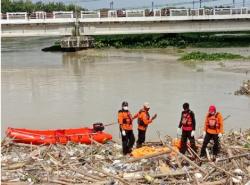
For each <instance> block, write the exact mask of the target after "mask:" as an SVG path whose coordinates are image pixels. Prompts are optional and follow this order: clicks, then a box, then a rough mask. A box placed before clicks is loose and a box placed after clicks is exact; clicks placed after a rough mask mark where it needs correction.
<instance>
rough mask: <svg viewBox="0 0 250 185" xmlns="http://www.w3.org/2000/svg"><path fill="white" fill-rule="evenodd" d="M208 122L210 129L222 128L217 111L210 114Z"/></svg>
mask: <svg viewBox="0 0 250 185" xmlns="http://www.w3.org/2000/svg"><path fill="white" fill-rule="evenodd" d="M207 122H208V128H209V129H213V130H217V129H220V125H219V123H218V113H216V114H215V115H209V116H208V118H207Z"/></svg>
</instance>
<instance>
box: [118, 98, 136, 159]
mask: <svg viewBox="0 0 250 185" xmlns="http://www.w3.org/2000/svg"><path fill="white" fill-rule="evenodd" d="M132 122H133V119H132V115H131V113H130V112H129V110H128V102H126V101H124V102H122V109H121V110H119V111H118V123H119V125H120V131H121V135H122V152H123V154H124V155H126V154H128V153H131V151H132V148H133V145H134V143H135V136H134V133H133V124H132Z"/></svg>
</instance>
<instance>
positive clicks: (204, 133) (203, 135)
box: [202, 131, 206, 139]
mask: <svg viewBox="0 0 250 185" xmlns="http://www.w3.org/2000/svg"><path fill="white" fill-rule="evenodd" d="M205 136H206V132H205V131H203V134H202V137H203V139H204V138H205Z"/></svg>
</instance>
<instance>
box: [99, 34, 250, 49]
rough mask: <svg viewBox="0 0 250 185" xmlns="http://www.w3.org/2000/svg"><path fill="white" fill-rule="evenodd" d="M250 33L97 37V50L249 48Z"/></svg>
mask: <svg viewBox="0 0 250 185" xmlns="http://www.w3.org/2000/svg"><path fill="white" fill-rule="evenodd" d="M249 46H250V32H243V33H242V32H241V33H230V34H229V33H225V34H224V33H182V34H146V35H116V36H96V37H95V48H112V47H113V48H166V47H178V48H186V47H200V48H213V47H218V48H220V47H249Z"/></svg>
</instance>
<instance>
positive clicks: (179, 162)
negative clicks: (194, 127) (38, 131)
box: [1, 129, 250, 185]
mask: <svg viewBox="0 0 250 185" xmlns="http://www.w3.org/2000/svg"><path fill="white" fill-rule="evenodd" d="M172 143H173V138H171V137H170V136H165V137H164V138H161V136H160V135H159V141H158V142H151V143H146V147H159V148H160V147H162V148H164V150H159V152H155V150H154V152H153V153H151V154H150V153H148V154H147V155H144V156H143V155H140V156H138V157H132V156H129V155H127V156H123V155H122V154H121V145H119V144H117V143H115V142H109V143H107V144H99V143H93V144H91V145H85V144H75V143H68V144H67V145H61V144H56V145H49V146H45V145H41V146H35V145H29V144H22V143H14V142H13V141H11V140H10V139H8V138H7V139H4V140H3V141H2V145H1V166H2V171H1V181H2V184H21V183H22V184H30V183H33V184H39V183H40V184H63V185H68V184H79V185H80V184H82V185H83V184H86V185H87V184H93V185H104V184H105V185H109V184H110V185H111V184H116V185H119V184H126V185H128V184H161V185H163V184H203V185H204V184H205V185H212V184H247V183H250V129H248V130H246V131H244V132H240V131H239V132H236V131H231V132H228V133H227V134H225V135H224V136H223V137H222V140H221V152H220V154H219V156H217V158H216V159H215V160H213V156H212V155H211V154H212V152H211V151H212V145H211V146H208V151H207V154H208V156H207V158H206V159H201V158H200V157H199V155H198V154H196V153H194V152H193V151H192V149H191V148H190V147H188V148H189V150H188V151H187V153H186V155H185V156H184V155H182V154H181V153H179V152H178V150H176V148H175V147H174V146H173V145H172ZM201 145H202V138H200V139H197V147H198V148H199V150H200V148H201ZM166 148H167V149H166ZM147 151H150V150H149V149H147Z"/></svg>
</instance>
